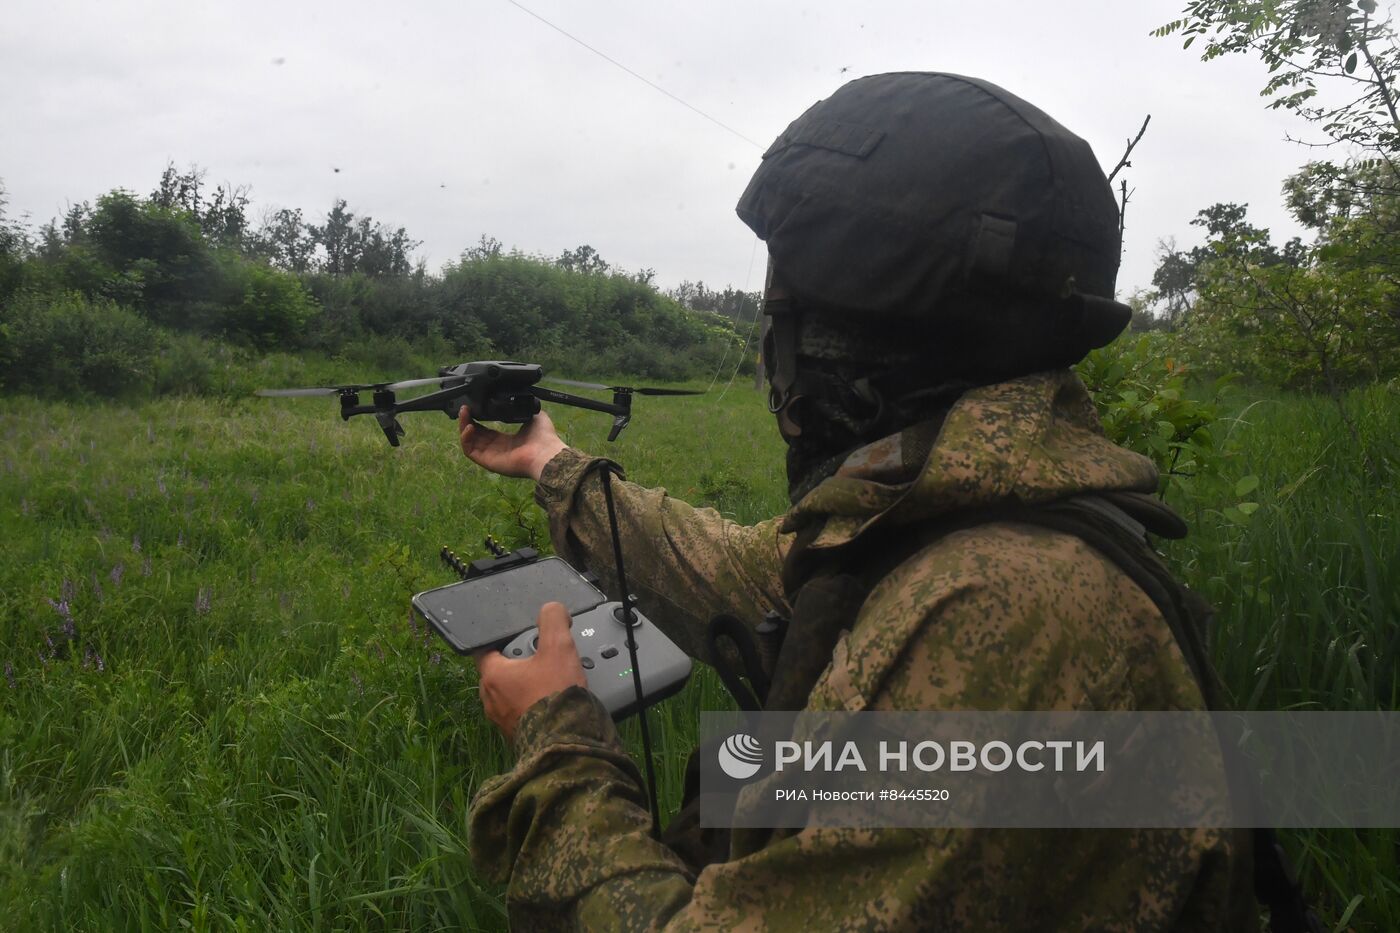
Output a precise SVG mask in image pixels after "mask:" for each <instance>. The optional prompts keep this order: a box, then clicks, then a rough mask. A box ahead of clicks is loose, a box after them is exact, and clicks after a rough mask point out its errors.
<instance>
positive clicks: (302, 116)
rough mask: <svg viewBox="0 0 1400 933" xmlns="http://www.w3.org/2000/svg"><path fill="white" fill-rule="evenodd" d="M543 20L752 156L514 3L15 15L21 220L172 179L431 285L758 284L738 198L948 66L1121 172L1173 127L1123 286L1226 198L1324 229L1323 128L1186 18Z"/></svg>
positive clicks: (1, 151) (55, 7) (606, 9)
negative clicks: (615, 272) (510, 275)
mask: <svg viewBox="0 0 1400 933" xmlns="http://www.w3.org/2000/svg"><path fill="white" fill-rule="evenodd" d="M522 3H523V4H524V6H525V7H528V8H529V9H531V10H533V11H534V12H535V13H537V14H539V16H541V17H544V18H545V19H548V20H550V21H552V22H553V23H555V24H557V25H558V26H559V27H560V28H562V29H564V30H567V31H568V32H570V33H572V34H574V35H575V36H577V37H578V38H579V39H581V40H583V41H585V42H587V43H589V44H590V45H592V46H593V47H594V48H596V49H598V50H599V51H601V52H603V53H606V54H607V55H608V56H610V57H611V58H613V59H615V60H617V61H618V62H620V63H622V64H623V65H625V66H627V67H628V68H630V69H632V70H633V71H635V72H637V73H638V74H639V75H641V76H643V77H645V78H646V79H647V80H649V81H652V82H654V83H656V84H658V85H660V86H661V87H663V88H665V89H666V90H667V91H669V92H670V93H671V94H674V95H675V96H676V97H679V98H681V99H683V100H684V101H686V102H687V103H689V104H691V105H693V106H694V107H695V108H697V109H699V110H701V111H703V112H704V113H706V114H708V115H710V116H711V117H713V118H714V119H715V120H717V121H719V122H721V123H723V124H726V125H727V126H729V127H731V128H733V129H734V130H736V131H737V132H738V133H739V134H741V135H742V136H744V137H747V138H748V139H749V140H752V141H753V142H747V141H745V140H744V139H740V138H738V137H737V136H736V135H734V134H732V133H730V132H727V131H726V130H724V129H722V128H720V127H719V126H716V125H715V124H714V123H712V122H709V121H708V120H706V119H705V118H704V117H702V116H699V115H697V114H696V113H694V112H693V111H691V110H689V109H687V108H686V107H685V106H683V105H682V104H681V103H678V102H677V101H676V100H673V99H671V98H669V97H667V96H665V95H663V94H661V93H659V92H658V91H656V90H654V89H653V88H651V87H649V86H648V85H647V84H645V83H643V81H641V80H639V79H638V78H637V77H633V76H632V75H629V74H627V73H626V72H624V71H622V70H620V69H619V68H618V67H616V66H615V65H613V64H609V63H608V62H607V61H605V60H604V59H603V58H600V57H599V56H598V55H596V54H594V53H592V52H590V51H588V50H587V49H585V48H582V47H580V46H579V45H577V44H575V43H574V42H572V41H570V40H569V39H568V38H566V37H565V36H563V35H560V34H559V33H558V32H556V31H554V30H552V29H551V28H550V27H549V26H547V25H545V24H544V23H542V22H540V21H539V20H538V19H535V18H532V17H531V16H530V15H529V14H528V13H526V12H524V11H522V9H520V8H519V7H517V6H515V5H513V4H512V3H511V2H509V0H465V2H463V0H457V2H439V0H433V2H420V3H413V2H403V3H400V4H399V5H398V6H397V7H391V6H390V5H389V4H385V3H382V2H380V3H364V2H346V0H342V2H336V3H333V4H332V3H296V2H287V0H282V2H277V3H271V2H264V0H240V2H238V3H231V2H229V3H221V4H215V3H191V2H182V3H174V2H147V0H106V2H73V0H38V2H36V0H8V2H7V3H6V4H5V7H6V9H5V16H4V21H5V26H4V30H3V33H0V179H3V181H4V184H5V187H6V188H7V189H8V198H9V201H10V205H9V208H8V213H9V214H10V215H12V216H13V215H18V214H22V213H25V212H27V213H28V214H29V215H30V216H31V218H32V219H33V220H34V221H35V222H42V221H45V220H47V219H49V218H50V217H53V216H55V215H59V214H62V213H63V211H64V210H65V208H66V206H67V205H68V204H69V203H70V202H76V201H81V200H85V199H93V198H95V197H96V196H97V195H98V194H101V193H102V192H104V191H108V190H110V189H112V188H118V187H122V188H128V189H131V190H133V191H136V192H138V193H142V194H144V193H147V192H149V191H150V190H151V189H152V188H153V187H154V185H155V182H156V180H157V178H158V177H159V175H160V172H161V169H162V168H163V166H164V165H165V163H166V162H167V161H168V160H173V161H175V162H176V163H177V164H178V165H180V166H182V167H183V166H186V165H188V164H190V163H197V164H198V165H199V166H201V167H203V168H205V169H206V170H207V180H208V181H209V182H210V183H218V182H229V183H232V184H246V185H249V186H250V187H251V189H252V196H253V200H254V210H255V216H260V215H261V212H262V210H263V209H265V208H268V207H300V208H302V209H303V211H304V212H305V213H306V215H307V216H308V218H313V217H318V216H319V215H322V214H324V212H325V211H326V209H327V208H329V206H330V205H331V203H332V200H333V199H334V198H337V197H339V198H344V199H346V200H347V201H348V202H349V204H350V207H351V209H352V210H354V211H356V212H357V213H361V214H363V213H368V214H370V215H372V216H373V217H375V218H376V219H378V220H381V221H384V222H387V223H389V224H391V225H393V226H400V225H402V226H405V227H407V229H408V232H409V233H410V234H411V235H412V236H413V237H415V238H416V239H419V240H421V241H422V246H421V247H420V248H419V255H420V256H421V257H423V258H425V259H426V260H427V262H428V265H429V267H430V268H431V269H437V268H438V267H440V266H441V265H442V263H444V262H446V261H449V260H451V259H453V258H455V257H456V256H457V255H458V254H459V253H460V252H461V251H462V250H463V249H464V248H466V247H468V246H471V245H474V244H475V243H476V242H477V240H478V238H479V237H481V236H482V235H489V236H493V237H496V238H497V239H499V240H501V241H502V242H504V243H505V244H506V245H507V246H516V247H519V248H520V249H522V250H525V251H527V252H537V253H544V254H548V255H557V254H558V253H559V252H561V251H562V250H564V249H567V248H571V247H574V246H577V245H579V244H583V243H587V244H590V245H592V246H593V247H594V248H595V249H597V250H598V251H599V253H600V254H601V255H602V256H603V257H604V258H605V259H607V260H608V261H610V262H611V263H613V264H614V265H615V266H620V267H623V268H625V269H629V270H635V269H640V268H644V267H649V268H652V269H655V270H656V272H657V280H658V282H659V283H660V284H661V285H663V286H667V287H670V286H673V285H675V284H677V283H679V282H680V281H681V280H683V279H690V280H697V279H699V280H704V281H705V282H706V283H707V284H709V285H712V286H722V285H724V284H726V283H728V284H733V285H735V286H747V287H748V288H750V289H756V288H758V287H760V286H761V284H762V268H763V258H762V252H761V250H755V249H754V244H755V243H756V242H757V241H756V239H755V238H754V237H753V236H752V234H751V233H750V232H749V230H748V229H747V228H746V227H745V226H744V225H743V224H742V223H741V222H740V221H739V220H738V218H737V217H736V216H735V215H734V204H735V202H736V201H737V199H738V196H739V194H740V192H741V191H742V190H743V188H744V186H745V184H746V183H747V181H748V178H749V176H750V174H751V173H752V171H753V169H754V168H755V166H756V165H757V164H758V161H759V156H760V154H761V152H762V148H763V147H765V146H766V145H767V144H768V143H769V142H770V141H771V140H772V139H773V138H774V137H775V136H776V135H777V134H778V133H779V132H780V131H781V130H782V129H783V128H784V127H785V126H786V125H787V124H788V123H789V122H790V121H791V120H792V119H793V118H795V117H796V116H797V115H798V114H800V113H801V112H802V111H803V110H804V109H806V108H807V107H808V106H809V105H811V104H812V103H814V102H815V101H817V100H819V99H821V98H823V97H825V96H827V95H829V94H830V93H831V92H832V91H833V90H834V89H836V88H837V87H839V86H840V85H841V84H842V83H844V82H845V81H847V80H849V79H851V78H854V77H857V76H860V75H865V74H874V73H878V72H884V71H903V70H928V71H951V72H955V73H960V74H967V75H975V76H978V77H982V78H986V79H988V80H991V81H993V82H995V83H997V84H1000V85H1002V86H1003V87H1005V88H1006V89H1008V90H1010V91H1012V92H1013V93H1016V94H1019V95H1020V96H1022V97H1025V98H1026V99H1028V100H1029V101H1031V102H1032V103H1034V104H1036V105H1037V106H1039V107H1041V108H1042V109H1044V110H1046V111H1047V112H1048V113H1050V114H1051V115H1052V116H1054V117H1055V118H1056V119H1058V120H1059V121H1060V122H1061V123H1063V124H1065V125H1066V126H1068V127H1069V128H1070V129H1071V130H1073V131H1075V132H1076V133H1078V134H1080V135H1081V136H1084V137H1085V138H1086V139H1088V140H1089V142H1090V143H1091V144H1092V146H1093V148H1094V151H1095V153H1096V154H1097V155H1098V157H1099V161H1100V163H1102V164H1103V165H1104V167H1105V170H1108V169H1110V168H1111V167H1112V166H1113V165H1114V164H1115V163H1116V162H1117V160H1118V157H1119V156H1120V154H1121V152H1122V150H1123V147H1124V144H1125V142H1126V138H1127V137H1128V136H1130V135H1132V134H1133V133H1135V132H1136V130H1137V128H1138V126H1139V124H1141V122H1142V119H1143V116H1144V115H1145V114H1147V113H1151V114H1152V123H1151V126H1150V127H1149V129H1148V132H1147V135H1146V136H1145V137H1144V139H1143V141H1142V142H1141V144H1140V145H1139V146H1138V149H1137V151H1136V152H1135V153H1134V158H1133V167H1132V168H1131V169H1130V170H1129V171H1128V172H1127V177H1128V179H1129V182H1130V184H1131V185H1132V186H1133V187H1134V188H1135V189H1136V194H1135V195H1134V197H1133V199H1132V202H1131V204H1130V205H1129V208H1128V216H1127V225H1128V229H1127V236H1126V244H1125V245H1126V250H1125V253H1124V261H1123V267H1122V270H1121V272H1120V275H1119V279H1118V282H1119V293H1120V295H1121V294H1127V293H1130V292H1131V291H1132V290H1133V289H1134V288H1136V287H1140V286H1147V285H1148V284H1150V280H1151V277H1152V269H1153V267H1154V252H1155V249H1156V245H1157V243H1158V241H1159V240H1161V239H1163V238H1166V237H1176V238H1177V239H1178V240H1179V241H1180V243H1181V245H1188V244H1190V243H1193V242H1195V241H1196V239H1197V237H1196V232H1197V231H1196V229H1195V228H1193V227H1191V226H1189V221H1190V220H1191V218H1192V217H1193V216H1194V215H1195V213H1196V211H1197V210H1199V209H1200V208H1203V207H1205V206H1207V205H1209V204H1212V203H1215V202H1217V201H1239V202H1248V203H1249V205H1250V214H1251V216H1252V218H1253V219H1254V221H1255V222H1256V223H1260V224H1263V225H1265V226H1268V227H1270V228H1272V230H1273V231H1274V234H1275V236H1276V238H1278V239H1280V240H1282V239H1284V238H1286V237H1288V236H1292V235H1294V234H1295V233H1300V232H1302V231H1300V230H1299V229H1298V228H1297V227H1296V225H1295V224H1294V223H1293V222H1292V221H1291V219H1290V218H1289V217H1288V215H1287V213H1286V211H1284V210H1283V207H1282V203H1281V197H1280V194H1279V186H1280V183H1281V182H1282V181H1283V179H1284V177H1285V176H1287V175H1288V174H1289V173H1290V172H1292V171H1294V170H1295V169H1296V168H1297V167H1298V166H1299V165H1301V164H1302V163H1303V162H1304V161H1305V160H1306V159H1307V157H1308V152H1307V151H1306V150H1304V149H1302V148H1300V147H1298V146H1297V145H1294V144H1291V143H1288V142H1286V141H1284V135H1285V133H1287V132H1290V131H1291V132H1292V133H1293V134H1294V135H1306V133H1307V128H1306V127H1305V126H1303V125H1301V124H1300V123H1299V121H1298V120H1297V119H1296V118H1294V117H1291V116H1289V115H1287V114H1284V113H1279V112H1273V111H1269V110H1267V109H1265V107H1264V104H1263V101H1262V100H1261V98H1260V97H1259V96H1258V90H1259V88H1260V86H1261V85H1262V83H1263V80H1264V70H1263V67H1262V66H1261V65H1260V64H1259V63H1258V62H1257V61H1255V60H1253V59H1245V58H1235V59H1232V60H1228V61H1215V62H1211V63H1209V64H1207V63H1203V62H1201V61H1200V60H1199V58H1198V55H1197V52H1198V50H1197V49H1194V48H1193V49H1192V50H1190V51H1183V50H1182V48H1181V40H1180V39H1179V38H1168V39H1154V38H1151V37H1150V36H1149V35H1148V33H1149V32H1150V30H1152V29H1153V28H1154V27H1156V26H1159V25H1161V24H1162V23H1164V22H1166V21H1168V20H1170V19H1172V18H1174V17H1175V16H1176V15H1178V12H1179V10H1180V9H1181V7H1182V6H1183V5H1184V4H1183V0H1057V2H1053V3H1048V2H1044V0H1003V2H996V3H993V2H980V3H971V2H967V0H959V2H949V0H916V2H875V0H868V2H866V3H863V4H855V3H849V2H845V3H838V2H834V0H814V2H809V3H769V2H762V0H748V2H737V0H708V2H704V3H698V2H697V3H690V4H676V3H665V2H656V0H651V2H643V0H597V2H583V0H575V2H572V3H569V2H564V0H522ZM337 168H338V169H340V171H339V172H336V171H335V169H337ZM756 253H757V256H758V258H757V260H756V261H754V256H755V254H756Z"/></svg>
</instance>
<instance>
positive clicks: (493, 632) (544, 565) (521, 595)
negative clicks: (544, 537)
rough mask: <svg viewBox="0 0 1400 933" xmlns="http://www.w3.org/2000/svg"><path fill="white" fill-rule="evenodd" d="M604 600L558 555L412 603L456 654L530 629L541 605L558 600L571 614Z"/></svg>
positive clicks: (442, 589) (495, 643)
mask: <svg viewBox="0 0 1400 933" xmlns="http://www.w3.org/2000/svg"><path fill="white" fill-rule="evenodd" d="M604 599H605V597H604V596H603V595H602V594H601V593H599V592H598V591H597V590H596V589H594V588H593V587H592V586H590V585H589V584H588V582H587V581H585V580H584V579H583V578H582V577H580V576H579V575H578V574H577V573H576V572H574V569H573V568H572V567H570V566H569V565H568V564H567V563H565V562H564V561H563V560H562V559H560V558H558V557H546V558H544V559H543V560H538V561H535V562H534V563H531V564H525V565H523V566H520V567H514V568H511V569H510V570H502V571H500V572H498V573H493V574H489V575H487V576H484V577H477V578H475V579H472V580H464V581H462V582H461V583H453V584H452V585H450V586H443V587H438V588H437V589H435V590H428V591H427V592H424V593H419V594H418V595H417V596H415V597H414V598H413V605H414V606H415V607H416V608H417V609H418V611H419V612H421V613H422V614H423V615H424V616H425V617H426V618H427V619H428V621H429V622H431V623H432V624H433V627H434V628H436V629H437V630H438V631H439V632H440V633H442V635H443V637H445V638H446V639H447V641H448V643H449V644H451V645H452V647H453V648H455V649H456V650H458V651H461V652H468V651H475V650H477V649H479V648H488V647H499V646H500V645H502V644H504V643H505V642H507V641H509V640H510V639H512V638H514V637H515V636H516V635H519V634H520V633H521V632H523V631H525V630H526V629H529V628H534V626H535V620H536V618H538V616H539V614H540V607H541V606H543V605H544V604H545V603H549V602H560V603H563V604H564V606H565V607H566V608H567V609H568V610H569V614H570V615H578V614H579V613H581V612H587V611H588V610H589V609H592V608H594V607H595V606H598V605H600V604H602V603H603V601H604Z"/></svg>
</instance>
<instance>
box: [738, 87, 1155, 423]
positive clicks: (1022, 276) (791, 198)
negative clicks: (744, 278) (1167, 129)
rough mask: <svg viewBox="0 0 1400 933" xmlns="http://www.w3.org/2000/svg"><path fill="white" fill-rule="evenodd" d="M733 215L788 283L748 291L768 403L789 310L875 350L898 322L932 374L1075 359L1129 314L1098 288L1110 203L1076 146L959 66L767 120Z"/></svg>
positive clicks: (789, 366)
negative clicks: (755, 307) (767, 291)
mask: <svg viewBox="0 0 1400 933" xmlns="http://www.w3.org/2000/svg"><path fill="white" fill-rule="evenodd" d="M737 212H738V214H739V217H740V218H741V219H742V220H743V221H744V222H745V223H746V224H747V225H748V226H749V227H750V228H752V229H753V231H754V232H755V233H756V234H758V236H759V237H760V238H761V239H763V240H765V241H766V243H767V246H768V252H769V257H770V261H771V266H770V269H771V271H772V274H773V275H775V276H777V277H778V278H780V280H781V283H782V285H783V286H784V288H785V290H786V291H787V292H789V293H790V295H791V297H790V298H787V297H784V298H781V299H778V300H769V301H767V302H766V303H765V312H766V313H767V314H769V315H770V317H771V319H772V333H773V338H772V348H771V350H770V352H769V353H765V363H766V364H767V366H768V368H769V378H770V383H771V384H772V389H773V391H774V393H775V398H774V402H775V404H777V405H781V402H782V399H783V397H785V396H786V395H787V394H788V393H789V392H790V391H791V390H792V383H793V380H794V379H795V378H796V366H797V363H796V357H797V356H798V355H799V354H801V353H802V341H803V339H804V338H803V335H802V328H801V327H799V326H798V323H799V321H800V319H801V318H803V317H806V318H809V319H812V318H824V319H825V323H826V325H827V326H826V330H827V331H828V339H827V342H828V343H830V342H831V341H830V333H831V326H832V325H835V328H836V329H835V332H836V333H837V334H838V335H839V333H840V332H841V331H844V332H845V333H846V334H847V335H849V336H851V337H854V336H855V335H857V334H860V335H864V336H866V337H871V336H874V337H876V338H877V339H878V337H879V336H881V335H888V336H889V337H891V338H892V339H891V340H889V341H887V343H888V345H889V346H891V347H894V346H896V345H908V343H909V340H910V339H911V336H913V339H915V340H923V341H926V342H927V343H928V345H929V346H936V347H937V348H939V350H940V361H941V362H940V365H942V366H943V367H944V369H945V370H947V372H945V373H944V375H945V376H957V377H958V378H961V379H963V380H964V381H967V382H970V383H984V384H985V383H988V382H993V381H999V380H1001V379H1005V378H1010V377H1013V376H1018V375H1024V374H1026V373H1029V372H1034V371H1037V370H1040V369H1048V368H1053V367H1058V366H1065V365H1069V364H1071V363H1073V362H1076V361H1077V360H1079V359H1080V358H1082V357H1083V355H1084V354H1085V353H1087V352H1088V351H1089V350H1090V349H1093V348H1094V347H1099V346H1103V345H1104V344H1106V343H1108V342H1109V341H1111V340H1112V339H1113V338H1114V337H1115V336H1117V335H1118V333H1119V332H1121V331H1122V329H1123V328H1124V327H1125V326H1126V325H1127V322H1128V320H1129V317H1130V311H1129V309H1128V308H1127V307H1126V306H1124V305H1122V304H1119V303H1117V302H1114V301H1113V300H1112V297H1113V286H1114V279H1115V277H1116V275H1117V270H1118V263H1119V257H1120V244H1121V234H1120V230H1119V218H1118V208H1117V204H1116V202H1115V200H1114V197H1113V193H1112V190H1111V189H1110V188H1109V185H1108V181H1107V179H1106V178H1105V177H1104V173H1103V170H1102V169H1101V168H1100V166H1099V163H1098V161H1097V159H1096V158H1095V157H1094V154H1093V152H1092V150H1091V149H1090V147H1089V145H1088V143H1086V142H1085V141H1084V140H1083V139H1081V138H1079V137H1078V136H1076V135H1074V134H1073V133H1071V132H1070V131H1069V130H1067V129H1065V128H1064V127H1063V126H1061V125H1060V124H1059V123H1057V122H1056V121H1055V120H1054V119H1052V118H1051V117H1050V116H1049V115H1047V114H1046V113H1044V112H1043V111H1041V110H1039V109H1038V108H1036V107H1034V106H1032V105H1031V104H1029V103H1027V102H1026V101H1024V100H1022V99H1021V98H1019V97H1017V96H1015V95H1014V94H1011V93H1010V92H1008V91H1006V90H1003V89H1002V88H1000V87H997V86H996V85H994V84H991V83H989V82H987V81H982V80H979V79H976V78H968V77H964V76H961V75H953V74H942V73H925V72H903V73H894V74H882V75H872V76H869V77H865V78H860V79H857V80H855V81H851V82H850V83H848V84H846V85H844V86H843V87H841V88H840V89H839V90H837V91H836V92H835V93H834V94H832V95H831V96H830V97H828V98H827V99H825V100H822V101H819V102H818V103H816V104H814V105H813V106H812V107H810V108H809V109H808V110H807V111H806V112H805V113H804V114H802V116H800V117H798V118H797V119H796V120H794V121H793V122H792V124H791V125H790V126H789V127H788V128H787V129H786V130H784V131H783V132H782V134H781V135H779V137H778V138H777V139H776V140H775V141H774V142H773V144H772V145H771V146H770V147H769V148H768V150H767V151H766V152H765V153H764V155H763V161H762V164H761V165H760V166H759V168H758V171H757V172H756V173H755V174H754V176H753V179H752V180H751V181H750V182H749V185H748V188H747V189H746V190H745V191H744V193H743V196H742V197H741V198H740V199H739V204H738V207H737ZM797 311H801V312H803V313H802V314H801V315H798V314H796V313H795V312H797ZM809 312H810V313H809ZM809 336H810V335H809ZM838 342H839V339H838ZM837 355H839V354H837ZM770 356H771V357H775V359H771V360H770V359H769V357H770ZM950 367H951V369H950ZM952 369H956V370H958V372H956V373H954V372H952Z"/></svg>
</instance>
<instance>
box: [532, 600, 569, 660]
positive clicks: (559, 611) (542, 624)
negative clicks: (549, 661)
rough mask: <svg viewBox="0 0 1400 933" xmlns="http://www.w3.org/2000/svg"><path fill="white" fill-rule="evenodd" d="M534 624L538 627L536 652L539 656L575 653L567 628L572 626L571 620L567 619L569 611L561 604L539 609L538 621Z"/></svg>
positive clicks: (547, 605) (545, 605)
mask: <svg viewBox="0 0 1400 933" xmlns="http://www.w3.org/2000/svg"><path fill="white" fill-rule="evenodd" d="M535 624H536V625H537V626H539V630H540V643H539V647H538V649H537V650H538V652H539V653H540V654H545V653H549V654H553V653H555V652H561V651H562V652H571V653H577V651H578V649H577V648H576V647H575V646H574V637H573V635H571V634H570V633H569V627H570V626H571V625H572V624H573V619H571V618H569V610H567V609H565V608H564V604H563V603H545V604H544V606H543V607H541V608H540V615H539V619H538V620H536V622H535Z"/></svg>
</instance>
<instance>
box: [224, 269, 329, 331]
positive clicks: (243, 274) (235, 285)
mask: <svg viewBox="0 0 1400 933" xmlns="http://www.w3.org/2000/svg"><path fill="white" fill-rule="evenodd" d="M222 265H223V267H224V274H225V275H226V276H228V277H229V278H230V280H231V282H230V285H231V288H230V290H231V291H234V292H236V293H237V297H236V298H233V299H232V300H230V301H227V302H226V303H225V304H224V306H223V309H222V315H221V317H220V322H219V323H220V326H219V330H220V331H222V332H223V334H224V335H225V336H227V337H229V338H230V339H233V340H238V341H246V342H248V343H250V344H252V345H253V346H255V347H257V348H258V349H260V350H270V349H274V348H276V349H290V348H294V347H297V346H300V345H301V342H302V336H303V334H305V332H306V324H307V322H308V321H310V320H311V319H312V318H313V317H315V316H316V314H317V312H318V310H319V309H318V307H317V305H316V302H315V300H314V299H312V297H311V296H310V295H309V294H308V293H307V291H306V289H304V288H303V287H302V285H301V282H300V281H299V280H298V279H297V277H296V276H294V275H292V274H291V273H288V272H282V271H280V270H277V269H273V268H271V267H269V266H264V265H262V264H260V263H257V262H249V261H247V260H243V259H241V258H233V259H231V260H229V261H226V262H224V263H222Z"/></svg>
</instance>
